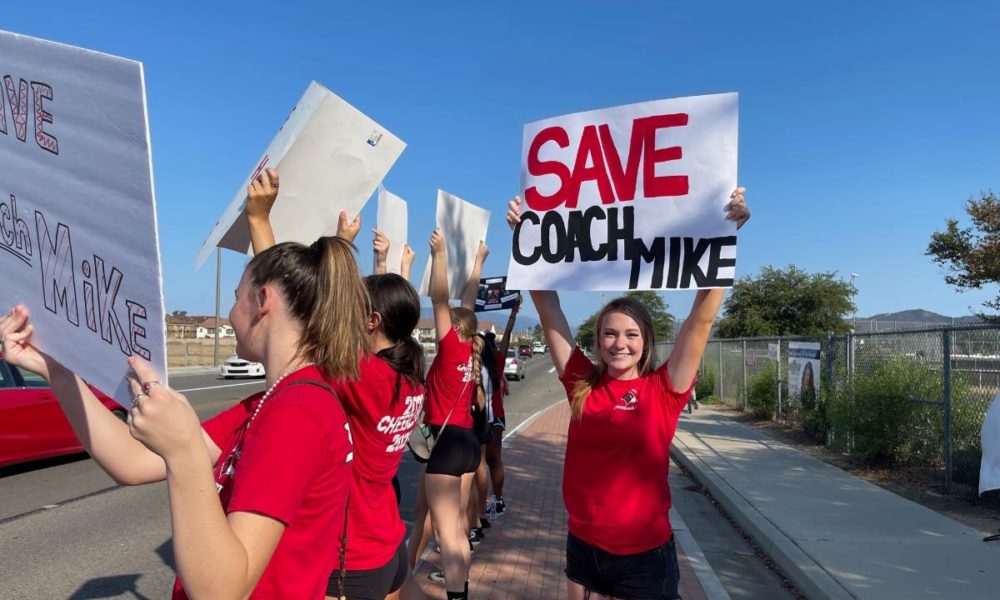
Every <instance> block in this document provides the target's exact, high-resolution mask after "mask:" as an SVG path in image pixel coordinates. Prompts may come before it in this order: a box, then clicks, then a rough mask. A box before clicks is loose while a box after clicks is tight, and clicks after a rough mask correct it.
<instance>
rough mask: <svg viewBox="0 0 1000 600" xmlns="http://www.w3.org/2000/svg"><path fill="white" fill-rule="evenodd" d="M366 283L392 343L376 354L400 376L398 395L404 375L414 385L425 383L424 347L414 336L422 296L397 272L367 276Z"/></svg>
mask: <svg viewBox="0 0 1000 600" xmlns="http://www.w3.org/2000/svg"><path fill="white" fill-rule="evenodd" d="M365 286H367V288H368V292H369V295H370V296H371V302H372V307H371V308H372V311H373V312H377V313H378V314H379V316H380V317H381V319H382V333H384V334H385V337H386V338H387V339H388V340H389V341H390V342H392V346H389V347H388V348H385V349H383V350H380V351H379V352H378V354H377V356H378V357H379V358H381V359H382V360H384V361H385V362H386V364H388V365H389V366H390V367H392V369H393V370H394V371H396V373H397V374H398V375H399V377H397V381H396V393H395V395H394V396H393V398H399V388H400V385H401V381H400V380H401V379H402V378H405V379H406V380H407V381H408V382H409V383H410V384H411V385H414V386H416V385H422V384H423V383H424V373H425V371H426V362H425V360H424V349H423V346H421V345H420V343H419V342H417V340H415V339H413V330H414V329H416V328H417V322H418V321H419V320H420V297H419V296H418V295H417V291H416V290H414V289H413V286H412V285H410V282H409V281H407V280H406V279H404V278H402V277H400V276H399V275H396V274H395V273H383V274H381V275H369V276H368V277H365Z"/></svg>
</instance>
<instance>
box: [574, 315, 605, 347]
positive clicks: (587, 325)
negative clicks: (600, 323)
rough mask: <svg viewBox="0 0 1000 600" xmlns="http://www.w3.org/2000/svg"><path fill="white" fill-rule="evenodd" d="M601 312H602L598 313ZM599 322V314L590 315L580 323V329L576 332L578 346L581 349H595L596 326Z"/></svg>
mask: <svg viewBox="0 0 1000 600" xmlns="http://www.w3.org/2000/svg"><path fill="white" fill-rule="evenodd" d="M598 312H600V311H598ZM596 321H597V312H595V313H594V314H592V315H590V316H589V317H587V318H586V320H584V322H583V323H580V327H578V328H577V330H576V345H577V346H579V347H581V348H593V347H594V324H595V323H596Z"/></svg>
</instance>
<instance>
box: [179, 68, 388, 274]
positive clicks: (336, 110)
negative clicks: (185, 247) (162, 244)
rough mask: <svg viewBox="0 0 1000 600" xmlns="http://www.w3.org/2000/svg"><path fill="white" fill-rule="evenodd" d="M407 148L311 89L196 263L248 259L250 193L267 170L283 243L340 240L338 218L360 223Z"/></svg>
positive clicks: (276, 233)
mask: <svg viewBox="0 0 1000 600" xmlns="http://www.w3.org/2000/svg"><path fill="white" fill-rule="evenodd" d="M405 147H406V144H404V143H403V142H402V141H401V140H400V139H399V138H397V137H396V136H394V135H393V134H392V133H390V132H389V131H388V130H386V129H385V128H384V127H382V126H381V125H379V124H378V123H376V122H375V121H373V120H372V119H370V118H369V117H367V116H365V115H364V114H363V113H362V112H361V111H359V110H358V109H356V108H354V107H353V106H351V105H350V104H348V103H347V102H345V101H344V100H342V99H341V98H339V97H337V95H336V94H334V93H333V92H331V91H330V90H328V89H326V88H325V87H323V86H321V85H320V84H318V83H316V82H315V81H313V82H312V83H310V84H309V87H308V88H307V89H306V92H305V94H303V95H302V98H301V99H300V100H299V102H298V104H296V105H295V108H294V109H293V110H292V114H291V115H289V117H288V120H286V121H285V124H284V125H282V127H281V130H280V131H278V134H277V135H276V136H275V137H274V139H273V140H271V144H270V145H269V146H268V147H267V150H266V151H265V152H264V156H262V157H261V159H260V160H259V161H257V166H256V168H255V169H254V170H253V172H251V173H250V174H249V176H248V177H247V178H246V179H245V180H244V181H243V183H242V184H240V186H239V187H238V188H237V189H236V194H235V195H234V196H233V199H232V200H231V201H230V202H229V206H227V207H226V210H225V212H223V213H222V216H221V217H219V220H218V221H216V223H215V226H214V227H213V228H212V232H211V233H210V234H209V236H208V239H206V240H205V243H204V245H202V247H201V250H200V251H199V252H198V258H197V259H196V261H195V264H196V265H197V266H201V264H202V263H204V262H205V259H206V258H208V256H209V254H211V253H212V250H213V249H215V247H216V246H218V247H220V248H228V249H230V250H235V251H237V252H242V253H245V254H249V253H250V252H251V250H250V228H249V226H248V224H247V218H246V212H245V211H244V207H245V204H246V194H247V187H249V185H250V182H251V181H252V180H253V179H254V178H255V177H257V175H259V174H260V172H261V171H263V170H264V169H268V168H273V169H277V170H278V174H279V176H280V179H281V191H280V193H279V195H278V200H277V201H276V202H275V204H274V208H273V209H272V210H271V215H270V221H271V229H272V230H273V231H274V239H275V241H277V242H289V241H295V242H301V243H303V244H311V243H313V242H314V241H316V240H317V239H319V238H320V237H322V236H324V235H332V234H334V233H336V232H337V219H338V217H339V215H340V211H342V210H343V211H347V214H348V216H350V217H351V218H354V217H355V216H357V215H358V213H360V212H361V209H362V208H363V207H364V205H365V203H366V202H368V198H369V197H371V195H372V192H374V191H375V186H377V185H378V184H379V182H381V181H382V178H383V177H385V174H386V173H388V172H389V169H390V168H392V165H393V164H394V163H395V162H396V159H397V158H399V155H400V154H401V153H402V152H403V148H405Z"/></svg>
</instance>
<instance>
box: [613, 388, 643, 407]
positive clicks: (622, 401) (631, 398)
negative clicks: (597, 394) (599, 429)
mask: <svg viewBox="0 0 1000 600" xmlns="http://www.w3.org/2000/svg"><path fill="white" fill-rule="evenodd" d="M638 407H639V392H638V391H636V389H635V388H632V389H630V390H629V391H627V392H625V395H623V396H622V397H621V398H619V399H618V404H617V405H616V406H615V410H635V409H636V408H638Z"/></svg>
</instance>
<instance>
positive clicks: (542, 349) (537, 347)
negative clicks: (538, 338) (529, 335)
mask: <svg viewBox="0 0 1000 600" xmlns="http://www.w3.org/2000/svg"><path fill="white" fill-rule="evenodd" d="M548 351H549V347H548V346H546V345H545V344H543V343H541V342H535V343H534V344H532V345H531V352H532V354H545V353H546V352H548Z"/></svg>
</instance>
